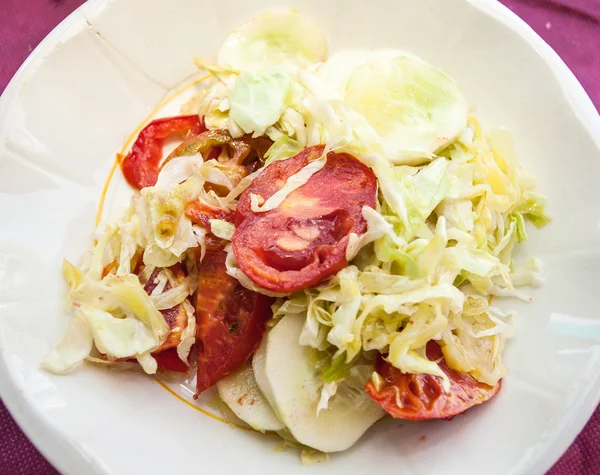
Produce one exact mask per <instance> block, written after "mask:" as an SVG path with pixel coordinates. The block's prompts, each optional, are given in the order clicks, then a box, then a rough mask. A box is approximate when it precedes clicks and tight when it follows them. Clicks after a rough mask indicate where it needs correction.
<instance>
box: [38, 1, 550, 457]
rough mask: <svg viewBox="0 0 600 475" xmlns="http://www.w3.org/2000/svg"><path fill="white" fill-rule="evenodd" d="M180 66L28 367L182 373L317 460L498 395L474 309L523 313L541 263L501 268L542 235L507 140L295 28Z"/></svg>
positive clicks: (462, 102) (264, 23)
mask: <svg viewBox="0 0 600 475" xmlns="http://www.w3.org/2000/svg"><path fill="white" fill-rule="evenodd" d="M195 61H196V63H197V64H198V66H199V67H200V68H201V69H202V70H205V71H207V72H208V77H207V78H206V79H205V80H204V81H203V82H202V83H201V87H200V88H199V89H200V91H199V93H198V95H197V96H195V97H194V98H193V99H192V100H191V101H189V102H188V103H186V104H185V105H184V106H183V110H182V115H181V116H178V117H168V118H161V119H157V120H154V121H153V122H151V123H150V124H149V125H147V126H146V127H145V128H144V129H143V130H142V131H141V132H140V134H139V136H138V137H137V139H136V141H135V143H134V144H133V146H132V147H131V150H130V151H129V153H128V154H127V155H126V156H124V157H122V159H121V169H122V172H123V174H124V177H125V178H126V180H127V182H128V183H129V184H130V185H131V186H132V187H133V188H134V189H135V192H134V194H133V197H132V198H131V202H130V204H129V206H128V207H127V208H125V209H123V210H120V211H119V212H118V213H117V214H116V215H115V216H114V217H112V218H111V220H110V221H108V222H105V223H102V224H101V225H100V226H99V227H98V229H97V231H96V236H95V237H96V241H95V245H94V246H93V249H92V250H91V251H90V252H89V253H88V254H86V255H85V256H83V258H82V260H81V262H80V264H79V265H77V266H76V265H74V264H72V263H70V262H69V261H67V260H65V261H64V264H63V273H64V277H65V279H66V282H67V284H68V289H69V290H68V302H69V304H70V307H71V308H72V310H73V321H72V324H71V327H70V330H69V331H68V334H67V335H66V336H65V338H64V339H63V341H62V342H61V343H59V345H58V346H57V347H56V349H55V350H54V351H53V352H52V353H51V354H50V355H49V356H48V357H47V359H46V360H45V361H44V362H43V366H44V367H45V368H46V369H48V370H50V371H52V372H55V373H66V372H68V371H70V370H72V369H73V368H75V367H76V366H78V365H79V364H80V363H82V362H83V361H89V362H93V363H96V364H103V365H116V364H119V363H122V362H134V363H135V364H139V366H140V367H141V368H142V369H143V370H144V371H145V372H146V373H148V374H155V373H157V372H163V371H171V372H183V373H187V372H195V374H196V396H197V395H199V394H200V393H202V392H203V391H206V390H207V389H209V388H211V387H213V386H216V388H217V391H218V394H219V396H220V397H221V399H222V400H223V401H224V402H225V403H226V404H227V405H228V406H229V407H230V408H231V410H232V411H233V412H234V413H235V414H236V415H237V416H238V417H239V418H240V419H242V420H243V421H245V422H246V423H247V424H249V425H250V426H251V427H253V428H254V429H256V430H259V431H263V432H264V431H277V432H279V433H280V434H282V435H283V436H284V437H285V438H286V439H288V440H292V441H294V443H299V444H302V445H303V446H307V447H310V448H313V449H316V450H319V451H322V452H326V453H328V452H336V451H342V450H345V449H347V448H349V447H350V446H352V445H353V444H354V443H355V442H356V441H357V440H358V439H359V438H360V436H361V435H362V434H363V433H364V432H365V431H366V430H367V429H368V428H369V427H370V426H371V425H372V424H373V423H374V422H376V421H377V420H378V419H380V418H382V417H384V416H385V415H386V414H387V415H390V416H392V417H395V418H400V419H410V420H424V419H434V418H444V419H449V418H452V417H453V416H455V415H457V414H459V413H462V412H464V411H466V410H467V409H469V408H470V407H472V406H474V405H476V404H481V403H483V402H485V401H487V400H489V399H491V398H492V397H493V396H494V395H495V394H497V392H498V391H499V390H500V386H501V381H502V378H503V377H504V376H505V375H506V368H505V366H504V365H503V363H502V353H503V350H504V347H505V343H506V340H507V339H508V338H510V337H512V336H513V330H514V326H513V317H514V315H513V312H511V311H508V310H504V309H502V308H499V307H496V306H494V305H492V297H495V296H500V297H515V298H518V299H525V300H529V299H528V297H527V296H526V295H525V294H523V293H522V292H521V291H519V290H518V289H517V288H518V287H521V286H536V285H539V284H540V282H541V262H540V261H539V260H538V259H535V258H527V259H523V260H515V259H513V250H514V248H515V245H516V244H518V243H521V242H523V241H524V240H526V239H527V230H526V226H525V222H526V221H531V222H532V223H533V224H534V225H535V226H537V227H542V226H544V225H545V224H547V223H548V221H549V218H548V216H547V215H546V214H545V212H544V199H543V198H542V197H541V196H539V195H538V194H537V193H536V182H535V180H534V178H533V177H532V176H531V175H530V174H529V173H527V172H526V171H525V170H524V169H523V168H522V167H521V166H520V165H519V163H518V162H517V159H516V156H515V153H514V150H513V143H512V140H511V137H510V135H508V133H507V132H505V131H503V130H498V131H495V132H492V133H491V134H489V135H486V134H485V133H484V132H483V130H482V128H481V126H480V124H479V122H478V121H477V119H476V118H475V117H474V116H473V115H471V114H470V112H469V107H468V103H467V100H466V98H465V96H464V95H463V93H462V92H461V90H460V89H459V87H458V86H457V84H456V83H455V82H454V81H453V80H452V79H450V78H449V77H448V76H447V75H446V74H444V73H443V72H441V71H439V70H437V69H436V68H434V67H433V66H432V65H430V64H428V63H427V62H425V61H423V60H422V59H420V58H418V57H416V56H415V55H413V54H410V53H407V52H404V51H399V50H392V49H380V50H348V51H341V52H339V53H336V54H334V55H332V56H328V51H327V42H326V40H325V37H324V36H323V33H322V32H321V30H320V29H319V27H318V26H317V25H316V24H315V22H314V21H313V20H312V19H310V18H308V17H306V16H304V15H302V14H301V13H299V12H297V11H295V10H278V11H274V12H269V13H264V14H261V15H259V16H257V17H255V18H254V19H252V20H251V21H249V22H248V23H246V24H244V25H243V26H241V27H240V28H239V29H238V30H236V31H234V32H233V33H231V34H230V35H229V37H228V38H227V39H226V41H225V43H224V44H223V46H222V47H221V50H220V52H219V54H218V60H217V62H216V63H211V62H208V61H206V60H204V59H202V58H196V59H195ZM176 138H179V140H181V141H182V142H181V143H180V145H178V146H177V147H176V148H175V150H174V151H173V152H171V153H170V154H168V155H167V156H166V157H164V156H163V145H164V143H165V141H166V140H170V141H172V140H173V139H176Z"/></svg>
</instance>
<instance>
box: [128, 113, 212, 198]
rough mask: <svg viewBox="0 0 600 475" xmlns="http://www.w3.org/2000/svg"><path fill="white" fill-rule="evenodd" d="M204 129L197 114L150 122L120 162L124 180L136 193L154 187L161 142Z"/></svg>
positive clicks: (161, 154)
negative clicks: (136, 190)
mask: <svg viewBox="0 0 600 475" xmlns="http://www.w3.org/2000/svg"><path fill="white" fill-rule="evenodd" d="M205 130H206V128H205V127H204V124H203V123H202V122H201V121H200V118H199V117H198V116H197V115H185V116H179V117H166V118H164V119H156V120H153V121H152V122H150V123H149V124H148V125H147V126H146V127H144V128H143V129H142V131H141V132H140V133H139V135H138V137H137V139H136V140H135V142H134V144H133V146H132V147H131V151H130V152H129V153H128V154H127V155H126V156H125V157H124V158H123V160H122V162H121V169H122V170H123V175H124V176H125V179H126V180H127V182H128V183H129V184H130V185H131V186H133V187H134V188H136V189H138V190H141V189H142V188H145V187H147V186H153V185H155V184H156V181H157V180H158V172H159V165H160V161H161V159H162V156H163V144H164V141H165V139H167V138H168V137H171V136H173V135H181V136H184V137H185V136H186V135H190V136H194V135H198V134H200V133H202V132H204V131H205Z"/></svg>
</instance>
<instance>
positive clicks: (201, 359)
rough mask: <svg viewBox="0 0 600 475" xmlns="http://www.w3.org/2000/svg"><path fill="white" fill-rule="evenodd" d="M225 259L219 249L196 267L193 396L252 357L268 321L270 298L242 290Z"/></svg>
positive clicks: (224, 253)
mask: <svg viewBox="0 0 600 475" xmlns="http://www.w3.org/2000/svg"><path fill="white" fill-rule="evenodd" d="M226 256H227V253H226V252H225V251H223V250H222V249H221V250H219V251H216V252H207V253H206V255H205V256H204V259H203V260H202V261H201V262H200V263H199V264H198V274H199V279H198V294H197V304H196V322H197V324H196V328H197V334H196V345H197V351H198V378H197V387H196V395H195V397H198V395H199V394H200V393H201V392H202V391H204V390H206V389H208V388H209V387H211V386H212V385H213V384H215V383H216V382H217V381H219V380H220V379H222V378H224V377H225V376H227V375H228V374H230V373H232V372H233V371H235V370H237V369H238V368H239V367H240V366H241V365H242V364H243V363H244V362H246V361H247V360H248V359H249V358H250V357H251V356H252V354H253V353H254V351H255V350H256V348H258V345H259V344H260V342H261V340H262V337H263V335H264V332H265V324H266V322H267V320H269V319H270V318H271V304H272V303H273V299H272V298H270V297H267V296H265V295H261V294H258V293H256V292H253V291H251V290H248V289H246V288H244V287H242V285H241V284H240V283H239V282H238V281H237V280H236V279H234V278H233V277H231V276H229V275H228V274H227V272H226V268H225V258H226Z"/></svg>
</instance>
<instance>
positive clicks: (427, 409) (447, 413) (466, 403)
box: [365, 341, 501, 421]
mask: <svg viewBox="0 0 600 475" xmlns="http://www.w3.org/2000/svg"><path fill="white" fill-rule="evenodd" d="M427 358H429V359H430V360H432V361H433V360H435V361H437V360H440V359H441V361H440V363H439V366H440V368H441V369H442V371H443V372H444V373H446V374H447V375H448V378H450V391H449V392H446V391H444V388H443V387H442V378H440V377H439V376H432V375H429V374H406V373H403V372H402V371H400V370H399V369H397V368H395V367H393V366H392V365H391V364H389V363H388V362H387V361H385V360H384V359H383V358H382V357H379V358H378V360H377V362H376V363H375V371H376V372H377V373H379V375H380V376H381V377H382V378H383V384H381V386H380V387H377V386H376V385H375V383H374V382H373V381H372V380H369V382H368V383H367V385H366V387H365V390H366V391H367V393H369V396H371V398H372V399H373V400H374V401H375V402H376V403H377V404H379V405H380V406H381V407H382V408H383V409H385V410H386V411H387V412H388V413H389V414H390V415H391V416H392V417H395V418H397V419H410V420H413V421H420V420H426V419H451V418H452V417H454V416H456V415H457V414H460V413H462V412H465V411H466V410H467V409H469V408H470V407H473V406H475V405H477V404H481V403H483V402H485V401H487V400H489V399H491V398H492V397H494V396H495V395H496V394H497V393H498V391H500V386H501V381H499V382H498V384H496V385H495V386H488V385H487V384H483V383H480V382H478V381H476V380H475V379H474V378H473V377H472V376H470V375H468V374H465V373H459V372H458V371H454V370H453V369H450V368H449V367H448V365H446V362H445V361H444V360H443V355H442V350H441V348H440V346H439V345H438V343H437V342H435V341H430V342H429V343H428V344H427Z"/></svg>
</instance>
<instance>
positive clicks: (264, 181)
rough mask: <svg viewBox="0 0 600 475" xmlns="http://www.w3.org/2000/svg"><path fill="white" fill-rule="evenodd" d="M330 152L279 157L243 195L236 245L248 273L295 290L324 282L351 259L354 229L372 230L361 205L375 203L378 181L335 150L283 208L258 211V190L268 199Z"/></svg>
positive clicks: (271, 287) (282, 289) (280, 287)
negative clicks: (348, 254)
mask: <svg viewBox="0 0 600 475" xmlns="http://www.w3.org/2000/svg"><path fill="white" fill-rule="evenodd" d="M323 150H324V147H323V146H315V147H310V148H308V149H306V150H304V151H303V152H301V153H300V154H298V155H296V156H295V157H292V158H289V159H287V160H281V161H277V162H274V163H272V164H271V165H269V166H268V167H267V168H265V169H264V171H263V172H262V173H261V174H260V175H258V177H256V178H255V179H254V181H253V182H252V184H251V185H250V186H249V187H248V188H246V190H245V191H244V192H243V193H242V195H241V196H240V199H239V201H238V207H237V210H236V215H235V224H236V231H235V234H234V235H233V239H232V243H233V250H234V252H235V256H236V259H237V261H238V263H239V265H240V268H241V269H242V271H243V272H244V273H245V274H246V275H247V276H248V277H249V278H250V279H251V280H252V281H253V282H255V283H257V284H258V285H260V286H262V287H264V288H266V289H269V290H272V291H275V292H295V291H298V290H302V289H306V288H308V287H313V286H315V285H317V284H319V283H320V282H322V281H324V280H325V279H327V278H328V277H330V276H331V275H333V274H335V273H336V272H338V271H339V270H340V269H342V268H344V267H345V266H346V265H347V264H348V261H347V260H346V247H347V246H348V239H349V234H350V233H356V234H362V233H363V232H364V231H365V229H366V222H365V220H364V218H363V216H362V208H363V206H370V207H373V206H374V205H375V198H376V194H377V180H376V178H375V175H374V174H373V172H372V171H371V169H369V168H368V167H367V166H366V165H364V164H362V163H361V162H359V161H358V160H357V159H356V158H354V157H353V156H351V155H349V154H346V153H334V152H329V153H328V155H327V162H326V164H325V166H324V167H323V168H322V169H321V170H319V171H318V172H316V173H315V174H313V175H312V176H311V177H310V178H309V179H308V181H307V182H306V183H305V184H304V185H302V186H301V187H299V188H298V189H296V190H295V191H293V192H292V193H290V194H289V195H288V196H287V197H286V198H285V199H284V200H283V202H282V203H281V204H280V205H279V206H278V207H277V208H275V209H273V210H271V211H266V212H259V213H255V212H253V211H252V209H251V206H250V196H251V195H252V194H255V195H259V196H261V197H262V198H263V199H264V200H267V199H268V198H269V197H270V196H271V195H273V194H274V193H275V192H277V191H278V190H280V189H281V188H282V187H283V186H284V185H285V183H286V180H287V179H288V178H289V177H291V176H292V175H294V174H296V173H298V172H299V171H300V170H302V168H304V167H305V166H306V165H307V164H308V163H309V162H311V161H313V160H315V159H317V158H319V157H320V156H321V155H322V154H323Z"/></svg>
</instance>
